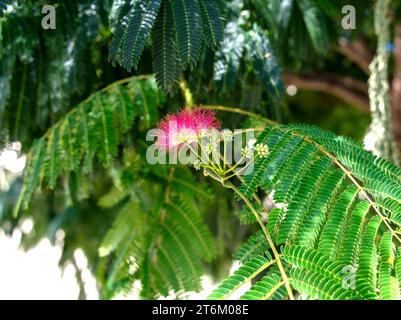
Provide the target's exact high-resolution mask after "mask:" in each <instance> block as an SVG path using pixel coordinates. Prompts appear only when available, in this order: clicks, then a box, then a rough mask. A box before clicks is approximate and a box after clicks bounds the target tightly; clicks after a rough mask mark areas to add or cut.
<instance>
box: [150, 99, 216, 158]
mask: <svg viewBox="0 0 401 320" xmlns="http://www.w3.org/2000/svg"><path fill="white" fill-rule="evenodd" d="M219 128H220V121H218V120H217V119H216V112H215V111H212V110H209V109H204V108H202V107H195V108H194V109H183V110H181V111H180V112H178V113H176V114H169V115H167V116H166V117H165V118H164V119H163V120H162V121H161V122H160V123H159V126H158V129H159V132H158V133H157V135H156V136H157V141H156V145H157V147H158V148H159V149H161V150H164V151H166V150H171V149H174V148H176V147H177V148H179V147H180V145H182V144H184V143H193V142H196V141H198V138H200V137H201V135H202V132H204V131H207V130H212V129H219Z"/></svg>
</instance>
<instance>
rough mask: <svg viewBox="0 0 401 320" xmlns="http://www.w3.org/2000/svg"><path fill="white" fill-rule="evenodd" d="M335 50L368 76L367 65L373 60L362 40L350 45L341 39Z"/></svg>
mask: <svg viewBox="0 0 401 320" xmlns="http://www.w3.org/2000/svg"><path fill="white" fill-rule="evenodd" d="M337 49H338V51H339V52H340V53H341V54H342V55H344V56H345V57H346V58H348V59H349V60H350V61H352V62H353V63H355V64H356V65H358V66H359V67H360V68H361V69H362V70H363V71H364V72H365V73H366V74H367V75H369V74H370V69H369V65H370V63H371V62H372V60H373V54H372V52H371V51H370V49H369V47H368V45H367V43H366V42H365V41H364V40H362V39H358V40H355V41H353V42H352V43H350V42H348V41H347V40H344V39H343V38H341V39H340V40H339V46H338V48H337Z"/></svg>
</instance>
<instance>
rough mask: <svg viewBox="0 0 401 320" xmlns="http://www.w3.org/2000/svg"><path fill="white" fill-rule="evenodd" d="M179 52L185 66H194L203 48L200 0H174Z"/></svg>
mask: <svg viewBox="0 0 401 320" xmlns="http://www.w3.org/2000/svg"><path fill="white" fill-rule="evenodd" d="M172 8H173V15H174V24H175V30H176V34H177V45H178V54H179V56H180V60H181V64H182V66H183V67H184V68H186V67H187V66H190V67H191V68H193V67H194V66H195V64H196V62H197V61H198V59H199V55H200V49H201V33H200V32H199V30H200V29H201V12H200V7H199V2H198V0H194V1H185V0H172Z"/></svg>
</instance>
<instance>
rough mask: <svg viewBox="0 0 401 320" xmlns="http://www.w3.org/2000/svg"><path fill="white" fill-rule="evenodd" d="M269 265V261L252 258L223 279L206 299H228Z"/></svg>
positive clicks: (258, 257)
mask: <svg viewBox="0 0 401 320" xmlns="http://www.w3.org/2000/svg"><path fill="white" fill-rule="evenodd" d="M271 264H272V261H269V260H267V259H266V258H265V257H262V256H257V257H255V258H252V259H251V260H249V261H248V262H246V263H245V264H244V265H242V266H241V267H239V269H238V270H237V271H235V272H234V274H233V275H232V276H230V277H228V278H227V279H225V280H224V281H223V282H222V283H221V284H220V285H219V287H218V288H217V289H215V290H214V291H213V292H212V293H211V294H210V295H209V296H208V299H215V300H217V299H219V300H222V299H227V298H229V297H230V295H231V294H232V293H234V291H236V290H238V288H239V287H241V286H243V285H244V284H245V283H247V282H249V281H251V280H252V279H253V278H255V277H256V276H257V275H259V274H260V273H261V272H263V271H264V270H265V269H266V268H267V267H269V266H270V265H271Z"/></svg>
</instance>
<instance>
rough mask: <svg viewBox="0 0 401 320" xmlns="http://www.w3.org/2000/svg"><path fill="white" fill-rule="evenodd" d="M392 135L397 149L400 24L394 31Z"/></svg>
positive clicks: (399, 131) (400, 108) (400, 88)
mask: <svg viewBox="0 0 401 320" xmlns="http://www.w3.org/2000/svg"><path fill="white" fill-rule="evenodd" d="M391 105H392V115H393V135H394V140H395V141H396V143H397V145H398V148H400V147H401V24H397V25H396V27H395V30H394V77H393V81H392V86H391Z"/></svg>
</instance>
